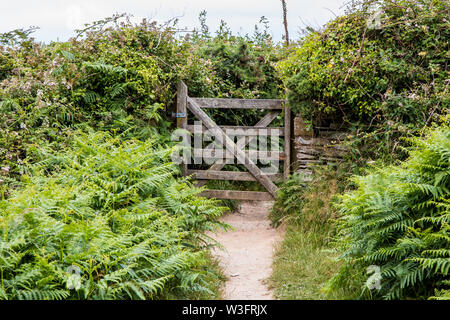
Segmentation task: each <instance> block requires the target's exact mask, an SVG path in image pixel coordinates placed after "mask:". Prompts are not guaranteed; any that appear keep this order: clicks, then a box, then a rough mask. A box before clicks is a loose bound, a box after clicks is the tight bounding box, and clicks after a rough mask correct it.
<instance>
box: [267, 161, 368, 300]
mask: <svg viewBox="0 0 450 320" xmlns="http://www.w3.org/2000/svg"><path fill="white" fill-rule="evenodd" d="M343 173H344V171H343V172H339V171H338V172H336V171H335V170H334V169H332V168H327V167H324V168H321V167H319V166H317V167H316V168H315V175H314V177H313V178H312V180H311V181H308V182H306V181H305V177H304V176H303V175H300V174H294V175H292V176H291V177H290V179H289V180H288V181H287V182H285V184H284V185H283V186H282V187H281V188H280V191H279V198H278V199H277V200H276V201H275V204H274V207H273V209H272V212H271V215H270V218H271V220H272V223H273V224H276V225H278V224H284V225H286V235H285V237H284V240H283V242H282V244H281V246H280V248H279V249H278V250H277V252H276V254H275V260H274V264H273V273H272V276H271V284H272V285H273V286H274V288H275V293H276V295H277V297H278V298H281V299H313V300H319V299H320V300H321V299H354V298H355V295H356V294H355V292H358V289H359V281H360V280H361V279H362V276H364V274H362V275H361V274H357V273H356V272H355V270H354V269H353V270H351V271H352V272H353V274H352V276H351V277H343V278H345V279H340V280H341V281H342V282H344V285H343V286H341V287H339V290H329V281H330V280H331V279H332V278H333V277H334V276H336V274H337V272H338V271H339V270H340V267H341V265H342V262H341V261H339V260H338V257H339V254H340V250H339V249H340V248H339V247H337V246H336V245H335V243H334V241H333V238H334V236H335V234H336V221H335V218H336V216H337V212H336V211H337V210H336V209H335V208H334V207H333V206H332V205H331V204H332V202H333V200H334V198H335V197H336V195H337V194H338V193H339V192H340V191H341V190H340V189H341V187H342V186H346V184H345V183H344V179H343V178H344V177H345V176H346V175H345V174H343Z"/></svg>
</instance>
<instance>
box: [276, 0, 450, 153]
mask: <svg viewBox="0 0 450 320" xmlns="http://www.w3.org/2000/svg"><path fill="white" fill-rule="evenodd" d="M448 16H449V5H448V1H447V0H421V1H412V0H386V1H374V0H364V1H355V2H353V3H352V5H350V6H349V8H348V11H347V14H346V15H344V16H341V17H338V18H336V19H334V20H333V21H331V22H330V23H328V24H327V25H326V26H325V27H324V29H323V30H321V31H314V32H311V33H310V34H309V35H307V36H306V37H305V38H304V39H302V40H301V41H300V42H299V44H298V46H297V47H295V48H292V49H291V51H292V52H291V53H290V54H289V56H288V57H287V58H286V59H283V60H281V61H280V62H279V63H278V66H277V69H278V71H279V72H280V75H281V77H282V79H283V82H284V84H285V85H286V87H287V89H288V94H287V98H288V99H289V103H290V106H291V107H292V109H293V110H294V111H295V112H298V113H299V114H301V115H302V116H303V117H304V118H305V120H307V121H309V122H311V123H312V124H313V125H316V126H321V125H326V124H328V123H330V122H336V123H339V124H340V123H342V125H343V127H344V128H350V129H351V130H352V131H353V139H352V143H351V144H350V145H349V150H351V152H352V153H354V154H353V159H354V160H357V159H361V158H362V159H364V158H368V157H371V158H372V159H375V158H383V160H385V161H388V160H389V159H392V158H395V157H396V156H398V155H397V153H400V154H402V153H401V150H400V149H399V148H396V147H397V146H398V145H399V144H400V143H401V141H400V140H399V137H401V136H411V135H415V134H417V133H418V132H419V130H420V129H421V128H423V127H424V126H426V125H428V124H430V123H432V122H439V121H440V117H441V116H442V115H445V114H446V113H448V110H449V106H450V105H449V101H450V100H449V93H448V85H449V82H448V59H449V58H450V56H449V52H450V51H449V44H448V39H449V38H450V24H449V23H450V21H449V19H448Z"/></svg>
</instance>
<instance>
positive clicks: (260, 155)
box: [193, 149, 286, 161]
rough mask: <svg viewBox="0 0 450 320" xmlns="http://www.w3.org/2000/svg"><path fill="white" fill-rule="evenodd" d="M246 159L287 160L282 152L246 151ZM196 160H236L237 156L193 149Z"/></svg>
mask: <svg viewBox="0 0 450 320" xmlns="http://www.w3.org/2000/svg"><path fill="white" fill-rule="evenodd" d="M244 153H245V155H246V157H248V158H249V159H251V160H272V161H275V160H283V161H284V160H285V159H286V154H285V153H284V152H282V151H258V150H245V151H244ZM193 155H194V157H195V158H203V159H216V160H219V159H234V158H235V155H234V154H233V153H232V152H230V151H227V150H225V149H193Z"/></svg>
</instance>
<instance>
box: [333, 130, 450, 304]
mask: <svg viewBox="0 0 450 320" xmlns="http://www.w3.org/2000/svg"><path fill="white" fill-rule="evenodd" d="M413 142H414V148H412V150H411V152H410V158H409V159H408V160H407V161H405V162H403V163H401V164H400V165H398V166H389V167H375V168H373V169H372V170H371V173H370V174H368V175H366V176H356V177H355V178H354V179H353V180H354V182H355V183H356V185H357V189H356V190H354V191H352V192H348V193H346V194H344V195H342V196H341V197H340V202H339V204H338V208H339V209H340V211H341V212H342V214H343V217H342V224H341V232H340V239H339V243H340V244H341V245H342V248H343V250H344V251H345V253H344V255H343V258H344V259H345V261H347V263H349V264H352V265H356V266H359V268H361V267H363V268H365V267H367V266H369V265H376V266H379V267H380V268H381V276H382V279H381V289H380V290H379V291H377V290H372V292H371V294H372V295H373V297H376V298H383V299H399V298H400V299H404V298H430V297H432V296H433V295H434V294H436V295H438V296H443V297H445V296H448V291H449V286H448V284H449V283H448V279H449V271H450V251H449V248H450V225H449V222H450V220H449V219H450V211H449V208H450V207H449V199H450V198H449V194H450V171H449V160H450V129H449V127H448V126H443V127H441V128H439V129H435V130H434V131H432V132H430V134H429V137H428V138H427V139H418V138H415V139H413ZM342 272H344V271H341V273H342ZM361 288H362V294H365V295H368V294H369V293H368V289H367V288H365V287H364V286H363V283H361Z"/></svg>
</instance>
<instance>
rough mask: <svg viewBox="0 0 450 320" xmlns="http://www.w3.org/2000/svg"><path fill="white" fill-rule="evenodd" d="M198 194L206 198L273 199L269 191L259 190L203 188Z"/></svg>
mask: <svg viewBox="0 0 450 320" xmlns="http://www.w3.org/2000/svg"><path fill="white" fill-rule="evenodd" d="M200 195H201V196H203V197H207V198H217V199H232V200H259V201H270V200H273V197H272V195H271V194H270V193H269V192H259V191H234V190H205V191H203V192H202V193H201V194H200Z"/></svg>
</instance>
